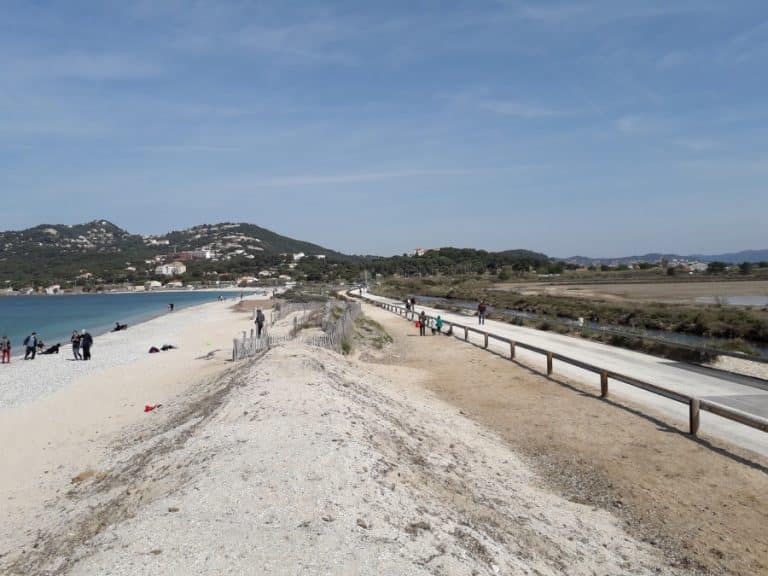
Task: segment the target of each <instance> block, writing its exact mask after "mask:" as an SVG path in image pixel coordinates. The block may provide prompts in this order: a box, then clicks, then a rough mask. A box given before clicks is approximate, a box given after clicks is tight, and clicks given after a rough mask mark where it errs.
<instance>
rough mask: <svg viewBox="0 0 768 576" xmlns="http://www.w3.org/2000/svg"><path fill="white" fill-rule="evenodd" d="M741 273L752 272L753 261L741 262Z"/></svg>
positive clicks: (747, 273)
mask: <svg viewBox="0 0 768 576" xmlns="http://www.w3.org/2000/svg"><path fill="white" fill-rule="evenodd" d="M739 274H742V275H744V276H748V275H750V274H752V262H742V263H741V264H739Z"/></svg>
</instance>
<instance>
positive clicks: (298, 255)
mask: <svg viewBox="0 0 768 576" xmlns="http://www.w3.org/2000/svg"><path fill="white" fill-rule="evenodd" d="M305 256H306V254H304V252H299V253H297V254H294V255H293V261H294V262H298V261H299V260H301V259H302V258H304V257H305Z"/></svg>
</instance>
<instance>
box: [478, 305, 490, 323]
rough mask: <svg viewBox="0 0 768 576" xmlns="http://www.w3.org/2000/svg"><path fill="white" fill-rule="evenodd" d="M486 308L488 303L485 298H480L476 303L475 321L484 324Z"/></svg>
mask: <svg viewBox="0 0 768 576" xmlns="http://www.w3.org/2000/svg"><path fill="white" fill-rule="evenodd" d="M487 310H488V305H487V304H486V303H485V300H480V304H478V305H477V322H478V324H485V313H486V312H487Z"/></svg>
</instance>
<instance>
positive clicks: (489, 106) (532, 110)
mask: <svg viewBox="0 0 768 576" xmlns="http://www.w3.org/2000/svg"><path fill="white" fill-rule="evenodd" d="M478 107H479V108H480V109H481V110H487V111H489V112H494V113H496V114H499V115H501V116H512V117H515V118H522V119H526V120H535V119H538V118H550V117H552V116H562V115H563V114H564V112H563V111H562V110H558V109H555V108H547V107H544V106H538V105H535V104H528V103H525V102H519V101H517V100H480V101H479V102H478Z"/></svg>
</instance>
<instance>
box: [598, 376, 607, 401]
mask: <svg viewBox="0 0 768 576" xmlns="http://www.w3.org/2000/svg"><path fill="white" fill-rule="evenodd" d="M607 396H608V372H607V371H606V370H603V371H602V372H601V373H600V397H601V398H606V397H607Z"/></svg>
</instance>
